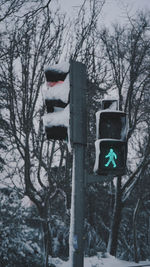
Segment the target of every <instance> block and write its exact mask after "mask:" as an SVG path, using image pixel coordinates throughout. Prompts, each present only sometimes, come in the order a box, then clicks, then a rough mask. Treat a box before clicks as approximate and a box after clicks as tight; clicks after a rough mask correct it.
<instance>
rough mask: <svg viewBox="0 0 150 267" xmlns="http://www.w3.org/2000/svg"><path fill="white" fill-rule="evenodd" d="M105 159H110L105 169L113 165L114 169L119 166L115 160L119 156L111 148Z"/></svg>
mask: <svg viewBox="0 0 150 267" xmlns="http://www.w3.org/2000/svg"><path fill="white" fill-rule="evenodd" d="M105 158H108V159H109V160H108V162H107V163H106V164H105V167H108V166H109V165H110V164H111V163H112V165H113V168H116V166H117V165H116V162H115V159H117V155H116V153H115V152H114V150H113V149H112V148H110V150H109V153H108V154H107V155H106V156H105Z"/></svg>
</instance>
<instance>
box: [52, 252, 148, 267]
mask: <svg viewBox="0 0 150 267" xmlns="http://www.w3.org/2000/svg"><path fill="white" fill-rule="evenodd" d="M105 257H106V258H102V256H101V253H98V254H97V256H93V257H85V258H84V267H129V266H139V267H140V266H141V265H140V264H147V265H148V266H149V267H150V261H142V262H140V263H138V264H137V263H135V262H127V261H122V260H119V259H116V258H115V257H113V256H111V255H109V254H108V253H106V254H105ZM50 263H53V264H55V266H56V267H71V265H70V263H69V261H67V262H64V261H62V260H61V259H59V258H51V259H50ZM148 266H147V267H148Z"/></svg>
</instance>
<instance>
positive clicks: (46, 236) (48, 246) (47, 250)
mask: <svg viewBox="0 0 150 267" xmlns="http://www.w3.org/2000/svg"><path fill="white" fill-rule="evenodd" d="M40 217H41V219H42V230H43V237H42V238H43V246H44V247H43V254H44V267H48V256H49V255H51V254H52V242H51V231H50V226H49V218H48V215H47V208H46V207H44V208H42V210H40Z"/></svg>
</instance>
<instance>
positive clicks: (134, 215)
mask: <svg viewBox="0 0 150 267" xmlns="http://www.w3.org/2000/svg"><path fill="white" fill-rule="evenodd" d="M140 202H141V200H140V199H138V202H137V204H136V207H135V210H134V214H133V242H134V261H135V262H136V263H138V262H139V258H138V252H137V231H136V222H137V215H138V211H139V208H140Z"/></svg>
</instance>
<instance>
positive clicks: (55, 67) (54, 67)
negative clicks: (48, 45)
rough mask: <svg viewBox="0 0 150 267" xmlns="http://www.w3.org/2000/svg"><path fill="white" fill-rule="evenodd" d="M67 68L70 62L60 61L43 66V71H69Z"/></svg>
mask: <svg viewBox="0 0 150 267" xmlns="http://www.w3.org/2000/svg"><path fill="white" fill-rule="evenodd" d="M69 68H70V64H69V63H68V62H62V63H59V64H55V65H52V66H47V67H46V68H45V71H48V70H55V71H58V72H65V73H67V72H68V71H69Z"/></svg>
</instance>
